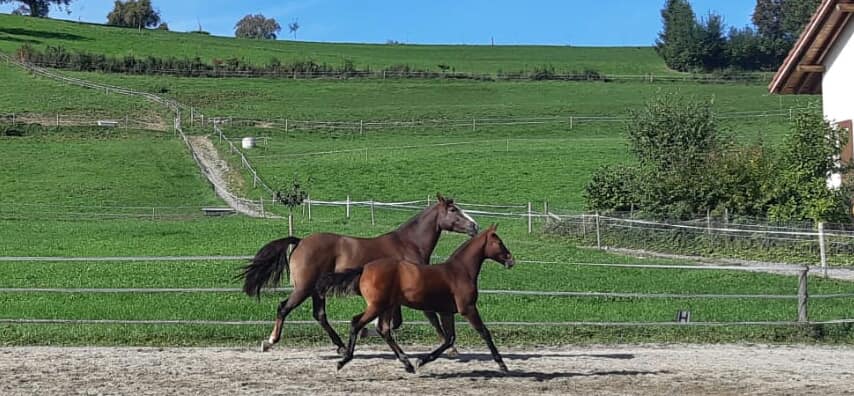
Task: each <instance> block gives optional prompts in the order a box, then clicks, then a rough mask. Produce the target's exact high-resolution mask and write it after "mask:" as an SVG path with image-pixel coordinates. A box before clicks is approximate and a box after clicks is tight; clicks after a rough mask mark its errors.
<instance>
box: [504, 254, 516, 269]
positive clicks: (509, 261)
mask: <svg viewBox="0 0 854 396" xmlns="http://www.w3.org/2000/svg"><path fill="white" fill-rule="evenodd" d="M514 265H516V260H513V258H512V257H510V258H508V259H507V260H504V267H505V268H513V266H514Z"/></svg>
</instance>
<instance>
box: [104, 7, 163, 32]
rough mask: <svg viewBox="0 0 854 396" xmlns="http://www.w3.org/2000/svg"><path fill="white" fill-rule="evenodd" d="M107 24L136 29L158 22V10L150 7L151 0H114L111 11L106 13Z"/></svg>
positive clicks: (154, 24) (153, 25)
mask: <svg viewBox="0 0 854 396" xmlns="http://www.w3.org/2000/svg"><path fill="white" fill-rule="evenodd" d="M107 24H108V25H113V26H122V27H133V28H137V29H142V28H149V27H155V26H157V25H158V24H160V12H158V11H155V10H154V9H153V8H152V7H151V0H127V1H120V0H116V2H115V5H114V6H113V11H111V12H110V13H109V14H107Z"/></svg>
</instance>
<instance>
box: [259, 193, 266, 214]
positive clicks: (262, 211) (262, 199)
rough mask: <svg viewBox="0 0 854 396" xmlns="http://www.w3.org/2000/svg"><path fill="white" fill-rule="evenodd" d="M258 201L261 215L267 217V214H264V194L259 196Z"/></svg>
mask: <svg viewBox="0 0 854 396" xmlns="http://www.w3.org/2000/svg"><path fill="white" fill-rule="evenodd" d="M260 202H261V217H267V216H266V215H265V214H264V196H261V201H260Z"/></svg>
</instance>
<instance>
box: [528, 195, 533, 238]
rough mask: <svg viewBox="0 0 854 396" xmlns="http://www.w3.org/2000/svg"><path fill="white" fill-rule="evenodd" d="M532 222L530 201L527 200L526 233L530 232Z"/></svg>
mask: <svg viewBox="0 0 854 396" xmlns="http://www.w3.org/2000/svg"><path fill="white" fill-rule="evenodd" d="M532 225H533V224H532V222H531V201H528V233H529V234H530V233H531V231H532Z"/></svg>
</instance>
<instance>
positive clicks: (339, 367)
mask: <svg viewBox="0 0 854 396" xmlns="http://www.w3.org/2000/svg"><path fill="white" fill-rule="evenodd" d="M345 364H347V362H345V361H343V360H342V361H340V362H338V371H341V369H342V368H343V367H344V365H345Z"/></svg>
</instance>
